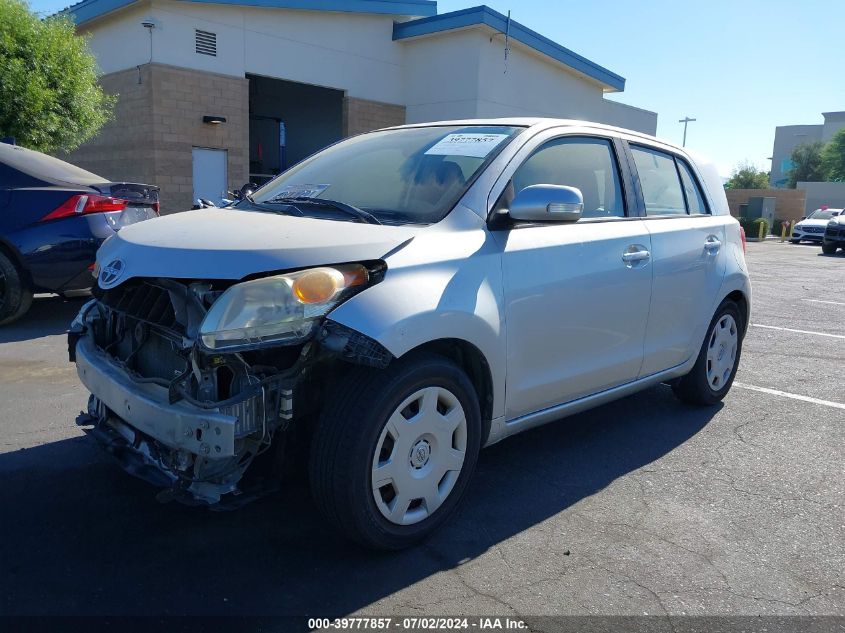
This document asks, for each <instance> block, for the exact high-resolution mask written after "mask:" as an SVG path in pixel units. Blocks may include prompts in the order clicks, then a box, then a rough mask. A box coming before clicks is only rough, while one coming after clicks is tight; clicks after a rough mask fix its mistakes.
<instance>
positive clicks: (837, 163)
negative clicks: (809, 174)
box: [822, 128, 845, 182]
mask: <svg viewBox="0 0 845 633" xmlns="http://www.w3.org/2000/svg"><path fill="white" fill-rule="evenodd" d="M822 171H824V176H825V180H830V181H834V182H843V181H845V128H842V129H841V130H839V131H838V132H837V133H836V134H834V135H833V138H832V139H830V140H829V141H828V142H827V144H826V145H825V146H824V149H823V150H822Z"/></svg>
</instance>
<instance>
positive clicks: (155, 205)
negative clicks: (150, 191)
mask: <svg viewBox="0 0 845 633" xmlns="http://www.w3.org/2000/svg"><path fill="white" fill-rule="evenodd" d="M153 211H155V214H156V215H161V203H158V202H153Z"/></svg>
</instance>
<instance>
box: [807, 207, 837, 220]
mask: <svg viewBox="0 0 845 633" xmlns="http://www.w3.org/2000/svg"><path fill="white" fill-rule="evenodd" d="M837 215H839V209H816V210H815V211H813V212H812V213H811V214H810V216H809V217H808V218H807V219H808V220H829V219H830V218H833V217H836V216H837Z"/></svg>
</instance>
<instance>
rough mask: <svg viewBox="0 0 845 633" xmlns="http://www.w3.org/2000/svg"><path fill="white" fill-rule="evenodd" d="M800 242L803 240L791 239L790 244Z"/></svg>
mask: <svg viewBox="0 0 845 633" xmlns="http://www.w3.org/2000/svg"><path fill="white" fill-rule="evenodd" d="M800 242H801V240H789V243H790V244H798V243H800Z"/></svg>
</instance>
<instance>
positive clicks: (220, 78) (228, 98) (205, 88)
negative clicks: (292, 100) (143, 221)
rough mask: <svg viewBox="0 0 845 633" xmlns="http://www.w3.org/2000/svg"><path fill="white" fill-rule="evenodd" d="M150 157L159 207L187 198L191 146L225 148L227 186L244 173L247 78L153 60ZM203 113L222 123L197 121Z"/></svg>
mask: <svg viewBox="0 0 845 633" xmlns="http://www.w3.org/2000/svg"><path fill="white" fill-rule="evenodd" d="M152 109H153V116H154V126H153V129H154V140H153V145H154V146H153V158H154V161H155V165H156V173H157V174H158V179H157V181H156V184H157V185H159V186H160V187H161V198H162V209H163V210H165V211H180V210H183V209H188V208H190V207H191V204H192V202H193V200H192V193H193V171H192V169H193V164H192V161H193V158H192V154H191V152H192V150H193V148H194V147H210V148H214V149H225V150H228V170H227V172H228V180H229V184H228V186H229V188H230V189H233V188H240V187H241V185H243V184H244V183H245V182H247V180H248V178H249V81H248V80H247V79H245V78H240V77H229V76H225V75H215V74H211V73H206V72H199V71H194V70H186V69H182V68H174V67H171V66H164V65H159V64H154V68H153V75H152ZM204 115H217V116H223V117H225V118H226V123H221V124H219V125H212V124H208V123H203V122H202V117H203V116H204Z"/></svg>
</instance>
